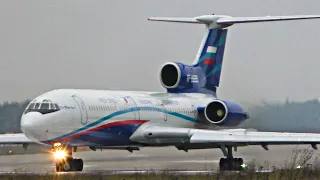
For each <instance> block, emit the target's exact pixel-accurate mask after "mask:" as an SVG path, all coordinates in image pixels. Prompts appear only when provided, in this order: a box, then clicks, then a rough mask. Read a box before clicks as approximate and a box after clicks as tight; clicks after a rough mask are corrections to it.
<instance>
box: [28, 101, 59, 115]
mask: <svg viewBox="0 0 320 180" xmlns="http://www.w3.org/2000/svg"><path fill="white" fill-rule="evenodd" d="M59 110H60V108H59V106H58V104H56V103H53V102H51V101H50V100H48V99H44V100H42V101H41V102H35V101H33V102H31V103H30V104H29V106H28V107H27V109H26V110H25V112H24V113H25V114H26V113H28V112H40V113H41V114H48V113H53V112H56V111H59Z"/></svg>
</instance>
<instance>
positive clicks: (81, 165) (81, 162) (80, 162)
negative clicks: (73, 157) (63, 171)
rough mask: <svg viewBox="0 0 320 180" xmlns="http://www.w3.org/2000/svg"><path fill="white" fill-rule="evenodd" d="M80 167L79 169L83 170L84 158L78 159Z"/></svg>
mask: <svg viewBox="0 0 320 180" xmlns="http://www.w3.org/2000/svg"><path fill="white" fill-rule="evenodd" d="M78 165H79V166H78V169H77V171H82V170H83V160H82V159H78Z"/></svg>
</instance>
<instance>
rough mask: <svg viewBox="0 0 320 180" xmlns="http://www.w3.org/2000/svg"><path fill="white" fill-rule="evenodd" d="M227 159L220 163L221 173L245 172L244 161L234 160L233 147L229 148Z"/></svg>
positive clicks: (222, 159) (221, 160)
mask: <svg viewBox="0 0 320 180" xmlns="http://www.w3.org/2000/svg"><path fill="white" fill-rule="evenodd" d="M227 150H228V152H226V154H227V158H221V159H220V162H219V167H220V171H240V170H243V168H242V166H243V159H242V158H234V157H233V154H232V146H227Z"/></svg>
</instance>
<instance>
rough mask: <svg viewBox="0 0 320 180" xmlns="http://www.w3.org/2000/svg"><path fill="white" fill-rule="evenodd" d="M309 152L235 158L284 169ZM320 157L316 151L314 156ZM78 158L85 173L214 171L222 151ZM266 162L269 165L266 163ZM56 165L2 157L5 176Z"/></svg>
mask: <svg viewBox="0 0 320 180" xmlns="http://www.w3.org/2000/svg"><path fill="white" fill-rule="evenodd" d="M297 147H298V148H299V149H308V148H310V145H300V146H269V149H270V150H269V151H266V150H264V149H263V148H262V147H261V146H250V147H240V148H238V151H237V152H234V157H241V158H243V159H244V161H245V163H246V164H250V163H252V162H255V164H259V165H263V166H264V167H266V166H269V167H270V169H271V168H272V167H273V166H276V167H283V166H284V164H285V161H290V158H292V156H293V150H294V149H296V148H297ZM319 155H320V151H319V150H318V151H315V152H314V155H313V157H317V156H319ZM74 157H75V158H82V159H83V161H84V169H83V172H82V173H93V172H107V173H110V172H118V171H121V172H136V171H137V170H139V171H144V172H145V171H152V170H157V171H163V170H169V171H185V172H196V171H199V172H200V171H203V172H206V171H212V172H215V171H217V169H218V166H219V160H220V158H221V157H223V153H222V151H221V150H220V149H207V150H190V151H189V152H184V151H179V150H177V149H176V148H175V147H161V148H141V150H140V151H134V152H133V153H130V152H128V151H125V150H102V151H100V150H97V151H81V152H76V153H74ZM266 162H267V163H266ZM54 168H55V166H54V162H53V159H52V156H51V155H50V153H40V154H25V155H5V156H0V174H3V173H19V172H20V173H22V172H28V173H48V172H54Z"/></svg>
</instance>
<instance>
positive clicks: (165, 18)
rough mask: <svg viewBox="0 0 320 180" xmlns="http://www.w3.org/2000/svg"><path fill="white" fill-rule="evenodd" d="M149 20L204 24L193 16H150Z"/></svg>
mask: <svg viewBox="0 0 320 180" xmlns="http://www.w3.org/2000/svg"><path fill="white" fill-rule="evenodd" d="M148 20H149V21H164V22H178V23H199V24H204V23H202V22H200V21H198V20H197V19H195V18H179V17H176V18H175V17H150V18H148Z"/></svg>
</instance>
